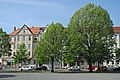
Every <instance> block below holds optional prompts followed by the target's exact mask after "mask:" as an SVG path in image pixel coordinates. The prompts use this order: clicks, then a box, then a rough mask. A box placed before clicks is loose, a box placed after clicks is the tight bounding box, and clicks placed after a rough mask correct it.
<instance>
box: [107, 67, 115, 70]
mask: <svg viewBox="0 0 120 80" xmlns="http://www.w3.org/2000/svg"><path fill="white" fill-rule="evenodd" d="M114 69H115V67H114V66H108V67H107V71H113V70H114Z"/></svg>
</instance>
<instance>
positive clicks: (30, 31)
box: [4, 25, 45, 65]
mask: <svg viewBox="0 0 120 80" xmlns="http://www.w3.org/2000/svg"><path fill="white" fill-rule="evenodd" d="M44 29H45V27H34V26H33V27H28V26H27V25H23V27H22V28H19V29H16V27H14V31H13V32H12V33H10V34H9V36H10V44H11V50H12V52H11V53H12V55H11V56H10V57H4V59H5V61H6V62H7V65H11V64H13V61H14V60H13V58H12V57H13V56H15V55H16V50H17V49H18V48H19V47H20V44H22V43H24V44H25V46H26V49H27V54H28V55H29V58H30V61H29V63H30V64H35V63H36V60H35V53H34V49H35V47H36V45H37V44H38V41H40V39H41V38H42V34H43V32H44Z"/></svg>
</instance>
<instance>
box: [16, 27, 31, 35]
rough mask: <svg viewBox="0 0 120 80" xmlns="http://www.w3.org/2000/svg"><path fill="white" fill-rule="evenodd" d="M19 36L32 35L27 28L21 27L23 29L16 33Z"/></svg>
mask: <svg viewBox="0 0 120 80" xmlns="http://www.w3.org/2000/svg"><path fill="white" fill-rule="evenodd" d="M17 34H19V35H23V34H25V35H26V34H32V32H31V31H30V29H29V28H28V26H26V25H23V27H22V28H21V30H20V31H19V32H18V33H17Z"/></svg>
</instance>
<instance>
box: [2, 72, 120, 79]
mask: <svg viewBox="0 0 120 80" xmlns="http://www.w3.org/2000/svg"><path fill="white" fill-rule="evenodd" d="M0 80H120V73H50V72H49V73H0Z"/></svg>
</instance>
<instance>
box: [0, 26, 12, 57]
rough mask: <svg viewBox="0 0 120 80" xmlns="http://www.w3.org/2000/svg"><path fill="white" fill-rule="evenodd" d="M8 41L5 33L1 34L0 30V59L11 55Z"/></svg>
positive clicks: (0, 30) (0, 29)
mask: <svg viewBox="0 0 120 80" xmlns="http://www.w3.org/2000/svg"><path fill="white" fill-rule="evenodd" d="M9 41H10V38H9V35H8V34H7V33H6V32H3V30H2V28H0V57H1V56H5V55H7V56H10V55H11V46H10V43H9Z"/></svg>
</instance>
